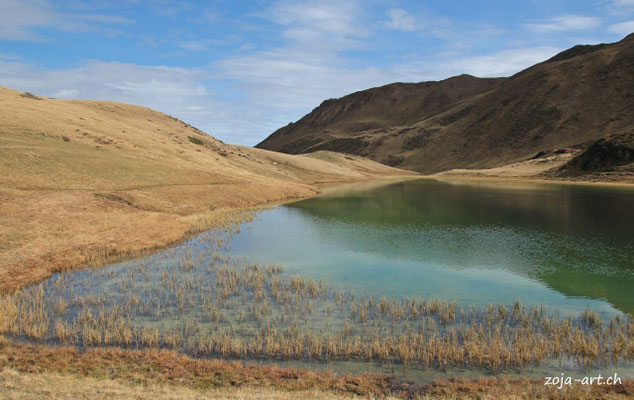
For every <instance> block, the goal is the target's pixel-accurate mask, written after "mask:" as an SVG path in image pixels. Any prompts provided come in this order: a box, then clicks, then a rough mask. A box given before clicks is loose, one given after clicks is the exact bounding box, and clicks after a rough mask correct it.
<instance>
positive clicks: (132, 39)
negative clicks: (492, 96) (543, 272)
mask: <svg viewBox="0 0 634 400" xmlns="http://www.w3.org/2000/svg"><path fill="white" fill-rule="evenodd" d="M631 32H634V0H596V1H583V0H578V1H564V0H532V1H521V2H520V1H517V2H515V1H486V0H484V1H477V2H475V1H474V2H466V1H453V0H444V1H396V0H369V1H354V0H335V1H331V0H321V1H311V0H300V1H290V0H289V1H287V0H280V1H171V0H154V1H145V0H128V1H118V0H115V1H105V2H104V1H96V0H86V1H81V0H69V1H55V0H0V86H5V87H10V88H13V89H17V90H23V91H30V92H34V93H38V94H42V95H45V96H50V97H56V98H82V99H105V100H115V101H121V102H126V103H132V104H138V105H143V106H147V107H151V108H154V109H157V110H159V111H163V112H166V113H168V114H171V115H173V116H176V117H178V118H181V119H183V120H185V121H186V122H188V123H191V124H193V125H195V126H197V127H199V128H200V129H203V130H204V131H206V132H207V133H209V134H211V135H213V136H215V137H217V138H219V139H221V140H223V141H225V142H228V143H236V144H246V145H254V144H256V143H258V142H259V141H260V140H262V139H264V138H265V137H266V136H267V135H268V134H270V133H271V132H273V131H274V130H275V129H277V128H279V127H281V126H283V125H286V124H288V123H289V122H291V121H296V120H297V119H299V118H301V117H302V116H303V115H304V114H306V113H307V112H310V111H311V110H312V109H313V108H314V107H316V106H318V105H319V104H320V103H321V102H322V101H323V100H325V99H328V98H333V97H340V96H343V95H345V94H348V93H351V92H354V91H357V90H362V89H366V88H369V87H373V86H379V85H383V84H387V83H390V82H395V81H405V82H418V81H424V80H439V79H444V78H447V77H450V76H452V75H457V74H461V73H469V74H472V75H476V76H509V75H511V74H513V73H515V72H517V71H520V70H521V69H523V68H526V67H528V66H530V65H532V64H534V63H536V62H540V61H543V60H545V59H547V58H549V57H551V56H552V55H554V54H556V53H557V52H559V51H561V50H564V49H566V48H569V47H571V46H573V45H575V44H594V43H601V42H615V41H618V40H620V39H622V38H623V37H624V36H626V35H627V34H629V33H631Z"/></svg>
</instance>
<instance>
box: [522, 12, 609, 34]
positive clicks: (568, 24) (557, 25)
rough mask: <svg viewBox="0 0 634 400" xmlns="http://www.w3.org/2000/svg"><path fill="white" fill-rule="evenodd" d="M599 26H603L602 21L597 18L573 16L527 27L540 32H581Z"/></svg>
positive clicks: (564, 16)
mask: <svg viewBox="0 0 634 400" xmlns="http://www.w3.org/2000/svg"><path fill="white" fill-rule="evenodd" d="M599 25H601V20H600V19H599V18H597V17H587V16H583V15H573V14H566V15H560V16H558V17H553V18H551V19H550V20H549V21H547V22H545V23H539V24H525V26H526V27H528V28H529V29H532V30H535V31H540V32H564V31H581V30H589V29H594V28H596V27H598V26H599Z"/></svg>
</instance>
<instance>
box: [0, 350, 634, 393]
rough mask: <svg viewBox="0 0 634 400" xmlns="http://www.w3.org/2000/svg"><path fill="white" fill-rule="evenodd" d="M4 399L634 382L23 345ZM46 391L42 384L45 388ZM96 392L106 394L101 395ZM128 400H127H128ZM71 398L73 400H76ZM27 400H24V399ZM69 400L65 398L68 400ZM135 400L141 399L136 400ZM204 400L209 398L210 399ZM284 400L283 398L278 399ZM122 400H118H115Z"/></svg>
mask: <svg viewBox="0 0 634 400" xmlns="http://www.w3.org/2000/svg"><path fill="white" fill-rule="evenodd" d="M0 369H2V372H0V382H2V384H1V385H0V395H2V397H3V398H10V399H12V398H15V399H23V398H29V399H37V398H47V397H50V395H51V394H56V395H57V396H53V397H55V398H71V397H73V396H77V397H80V396H84V397H89V398H100V397H92V396H93V395H94V396H104V398H105V395H104V394H105V393H113V395H116V396H119V398H130V397H132V398H147V397H140V396H141V395H137V393H138V391H139V390H140V389H141V388H145V391H147V392H148V393H153V394H156V396H157V397H156V398H157V399H162V398H174V396H175V397H176V398H181V397H180V396H179V394H181V393H182V394H183V398H188V397H187V396H191V398H212V399H215V398H241V397H240V396H244V397H243V398H253V397H252V396H255V395H256V394H260V395H261V396H262V397H263V398H280V399H286V398H289V399H290V398H298V399H301V398H311V397H310V396H314V397H313V398H324V399H329V398H341V397H344V396H345V397H349V396H352V395H356V396H363V397H378V398H385V397H387V396H391V397H395V398H403V399H405V398H411V399H518V400H519V399H553V400H555V399H561V400H564V399H565V400H573V399H581V400H583V399H629V398H632V396H634V380H624V381H623V383H622V384H621V385H615V386H597V385H593V386H590V387H588V386H580V385H577V386H572V387H571V388H565V389H562V390H558V389H554V388H552V387H546V386H544V384H543V383H544V382H543V380H538V379H537V380H535V379H533V380H532V379H511V378H481V379H451V380H437V381H433V382H431V383H429V384H415V383H411V382H405V381H401V380H398V379H396V378H393V377H389V376H387V375H379V374H364V375H357V376H336V375H335V374H333V373H331V372H311V371H304V370H295V369H284V368H278V367H274V366H256V365H249V364H242V363H237V362H227V361H221V360H196V359H192V358H189V357H186V356H183V355H179V354H177V353H175V352H172V351H166V350H145V351H130V350H127V351H125V350H117V349H90V350H86V351H85V352H79V351H77V350H75V349H71V348H47V347H36V346H31V345H24V344H15V345H11V346H6V345H5V346H3V347H0ZM40 383H41V384H40ZM95 387H100V388H103V389H104V392H103V394H99V393H96V392H95ZM126 393H127V394H128V395H129V396H130V397H125V396H124V394H126ZM71 394H72V395H73V396H71ZM20 396H22V397H20ZM63 396H66V397H63ZM133 396H138V397H133ZM205 396H207V397H205ZM277 396H279V397H277ZM115 398H117V397H115Z"/></svg>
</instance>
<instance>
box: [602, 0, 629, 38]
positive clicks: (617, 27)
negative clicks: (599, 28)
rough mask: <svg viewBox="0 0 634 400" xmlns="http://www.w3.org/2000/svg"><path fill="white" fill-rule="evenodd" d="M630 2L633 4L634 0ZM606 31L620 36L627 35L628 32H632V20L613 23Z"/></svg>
mask: <svg viewBox="0 0 634 400" xmlns="http://www.w3.org/2000/svg"><path fill="white" fill-rule="evenodd" d="M632 3H633V4H634V0H632ZM608 32H610V33H615V34H617V35H621V36H627V35H629V34H630V33H632V32H634V21H625V22H619V23H618V24H614V25H612V26H610V27H609V28H608Z"/></svg>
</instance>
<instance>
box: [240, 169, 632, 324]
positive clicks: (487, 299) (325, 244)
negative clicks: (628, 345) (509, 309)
mask: <svg viewBox="0 0 634 400" xmlns="http://www.w3.org/2000/svg"><path fill="white" fill-rule="evenodd" d="M633 206H634V190H631V189H628V188H616V187H597V186H583V185H566V184H553V183H548V184H544V183H514V182H459V181H447V182H443V181H438V180H431V179H420V180H412V181H404V182H396V183H388V184H383V185H375V186H371V185H370V186H369V187H368V185H364V184H361V185H347V186H343V187H339V188H336V189H335V190H331V191H330V192H327V193H326V194H324V195H322V196H319V197H315V198H311V199H308V200H304V201H299V202H296V203H291V204H287V205H282V206H278V207H276V208H273V209H271V210H267V211H264V212H262V213H261V214H260V215H259V218H258V219H257V220H256V221H253V222H251V223H249V229H246V230H243V231H242V232H241V233H240V234H239V235H237V236H236V237H235V238H234V239H233V241H232V242H231V246H232V248H231V253H232V255H233V256H243V257H246V258H247V259H249V260H253V261H256V262H269V263H277V264H281V265H282V266H283V267H284V270H285V271H287V272H289V273H296V274H301V275H304V276H309V277H313V278H316V279H319V278H324V279H325V280H326V281H328V282H329V283H332V284H335V285H337V286H338V287H340V288H342V289H346V290H347V289H352V290H355V291H357V292H362V293H365V294H370V293H373V294H374V295H387V296H403V295H408V296H411V295H415V296H420V297H424V298H429V297H434V296H438V297H440V298H444V299H456V300H457V301H458V303H460V304H463V305H475V306H481V305H485V304H489V303H494V304H495V303H498V302H502V303H505V304H509V303H511V302H513V301H514V300H516V299H518V298H519V299H521V300H522V301H523V302H524V303H525V304H546V305H548V306H551V307H553V308H557V309H558V310H559V311H560V312H561V313H563V314H568V313H576V312H580V311H583V310H584V309H586V308H591V309H594V310H597V311H600V312H605V313H607V314H610V313H617V312H619V311H621V312H625V313H634V296H632V293H634V240H633V239H634V207H633Z"/></svg>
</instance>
